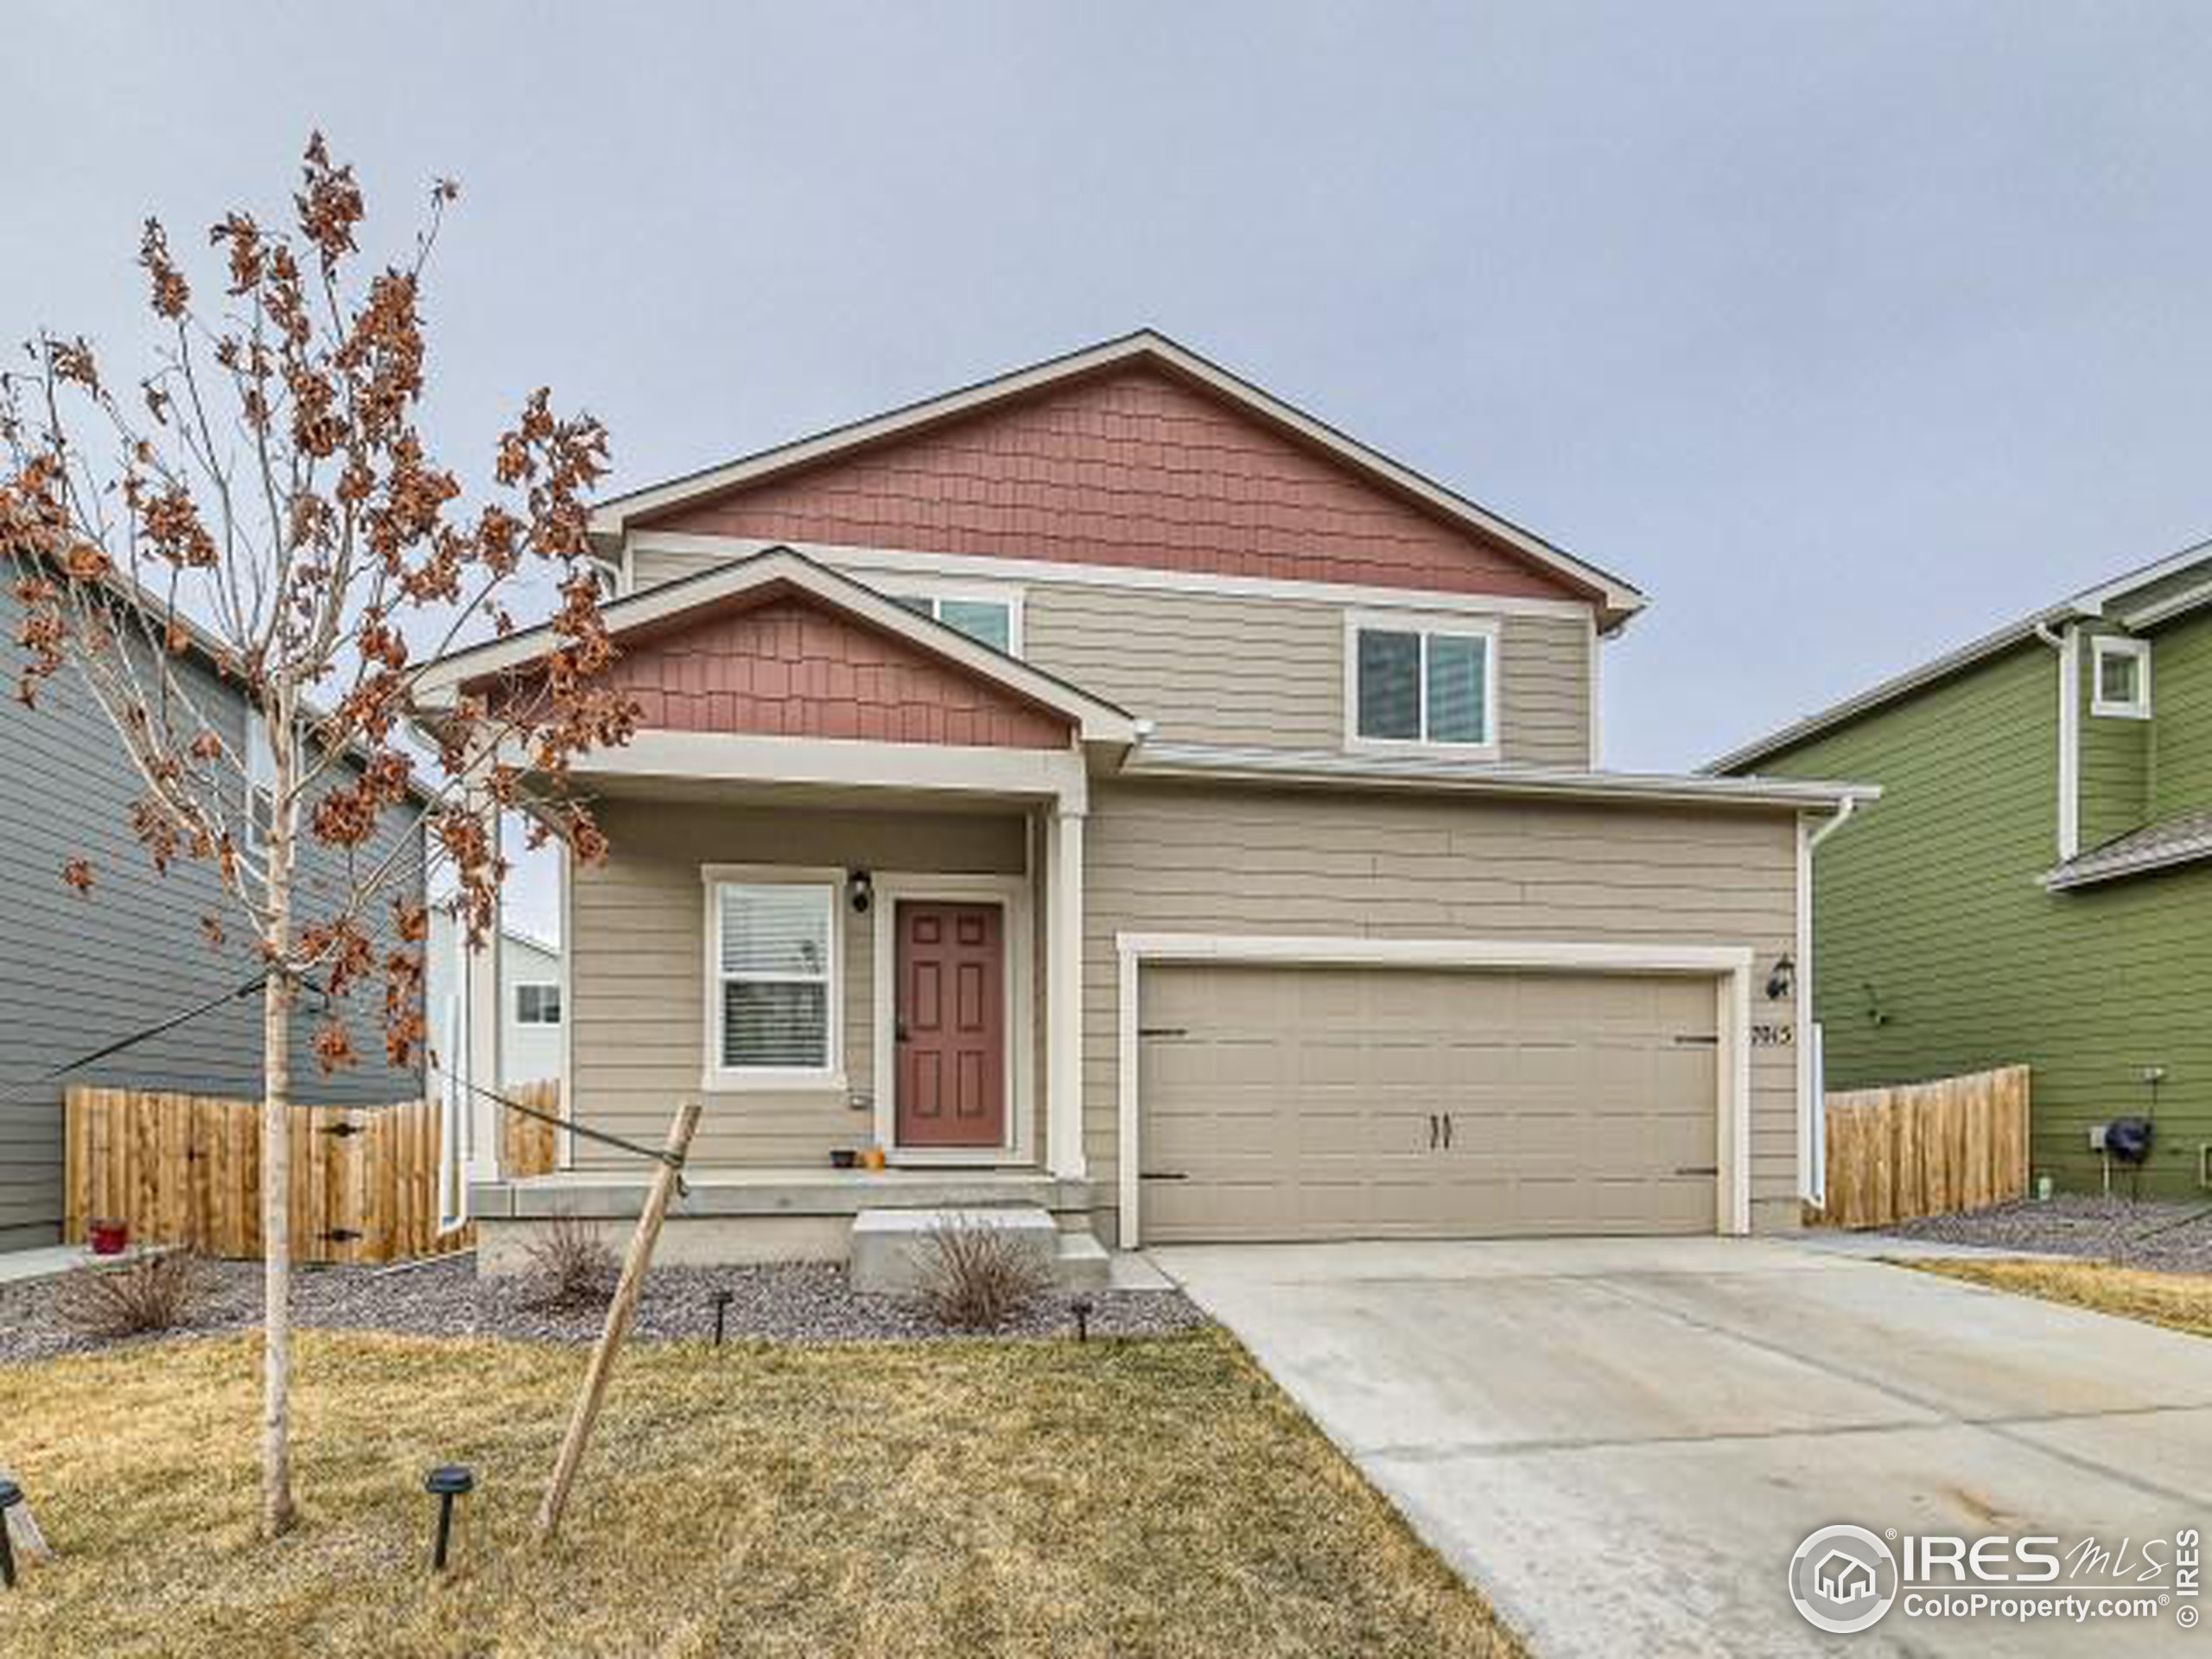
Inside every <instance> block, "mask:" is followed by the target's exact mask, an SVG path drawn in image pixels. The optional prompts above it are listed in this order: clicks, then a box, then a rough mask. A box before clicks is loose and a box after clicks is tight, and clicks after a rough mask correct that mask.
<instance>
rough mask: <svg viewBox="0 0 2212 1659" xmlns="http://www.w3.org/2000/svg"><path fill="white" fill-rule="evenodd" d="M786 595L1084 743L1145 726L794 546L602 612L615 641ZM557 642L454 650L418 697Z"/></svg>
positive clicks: (485, 674) (501, 670)
mask: <svg viewBox="0 0 2212 1659" xmlns="http://www.w3.org/2000/svg"><path fill="white" fill-rule="evenodd" d="M777 594H802V595H804V596H805V597H806V598H807V599H809V600H810V601H812V602H814V603H815V604H817V605H820V606H822V607H824V608H826V609H828V610H829V611H831V612H833V613H836V614H838V615H841V616H843V617H849V618H850V619H852V620H855V621H856V622H858V623H860V624H861V625H863V626H867V627H869V628H872V629H874V630H876V631H877V632H881V633H885V634H887V635H890V636H892V637H893V638H894V639H899V640H900V641H903V642H904V643H906V644H907V645H911V646H912V647H914V648H915V649H916V650H918V651H920V652H925V653H926V654H927V655H929V656H931V657H932V658H938V659H939V660H940V661H943V662H944V663H946V664H949V665H950V666H952V667H954V668H956V669H958V670H959V671H963V672H965V673H967V674H969V675H971V676H973V677H975V678H976V679H977V680H980V681H982V682H983V683H987V684H988V685H990V686H993V687H995V688H996V689H998V690H1002V691H1004V692H1006V693H1007V694H1009V695H1011V696H1014V697H1016V698H1019V699H1020V700H1021V701H1023V702H1028V703H1031V704H1033V705H1034V706H1036V707H1038V708H1040V709H1045V710H1046V711H1048V712H1049V713H1051V714H1052V715H1056V716H1058V718H1060V719H1063V720H1065V721H1067V722H1068V724H1069V726H1070V727H1071V729H1072V731H1073V733H1074V734H1075V737H1076V739H1077V741H1080V742H1083V743H1085V744H1090V743H1101V744H1109V745H1127V744H1130V743H1134V742H1135V741H1137V738H1138V736H1139V734H1140V733H1141V728H1142V722H1141V721H1139V720H1138V719H1137V718H1136V717H1135V715H1131V714H1130V713H1129V712H1128V710H1127V709H1122V708H1121V707H1120V706H1118V705H1117V704H1115V703H1112V702H1108V701H1107V700H1106V699H1104V698H1103V697H1100V696H1095V695H1093V694H1092V693H1090V692H1089V691H1086V690H1084V689H1083V688H1082V687H1081V686H1078V685H1077V684H1075V683H1073V682H1072V681H1070V680H1066V679H1063V678H1062V677H1059V676H1058V675H1056V674H1051V673H1047V672H1046V671H1044V670H1042V669H1039V668H1037V667H1035V666H1034V665H1033V664H1029V663H1026V662H1023V661H1022V660H1020V658H1016V657H1013V656H1009V655H1008V654H1007V653H1006V652H1001V651H998V650H995V649H994V648H993V647H991V646H989V645H984V644H982V642H980V641H978V640H975V639H969V637H968V636H967V635H966V634H963V633H961V632H958V631H957V629H954V628H950V627H948V626H945V625H944V623H942V622H940V621H938V620H936V619H935V618H933V617H930V616H925V615H924V614H922V613H919V612H917V611H912V610H909V609H908V608H906V607H905V606H903V605H900V604H898V603H897V602H895V601H893V600H891V599H889V598H887V597H886V596H885V595H884V594H880V593H878V592H877V591H876V590H875V589H874V588H870V587H868V585H867V584H865V583H863V582H855V580H853V578H851V577H850V576H848V575H843V574H842V573H841V572H838V571H836V570H832V569H830V568H829V566H827V565H825V564H822V563H817V561H815V560H813V559H810V558H809V557H807V556H806V555H804V554H803V553H800V552H798V551H797V550H794V549H791V548H789V547H780V546H779V547H772V548H769V549H767V550H765V551H762V552H759V553H754V554H752V555H749V556H746V557H742V558H736V559H732V560H730V561H729V562H728V563H725V564H721V565H717V566H715V568H714V569H709V570H703V571H701V572H699V573H698V574H697V575H691V576H686V577H683V578H682V579H680V580H678V581H675V582H665V583H662V584H660V585H659V586H657V587H654V588H649V589H647V590H646V591H645V592H643V593H639V594H630V595H628V596H627V597H626V598H622V599H618V600H615V601H612V602H611V603H609V604H608V605H607V606H606V607H605V608H604V610H603V612H602V614H603V615H604V617H605V619H606V622H607V632H608V633H609V634H610V635H611V636H612V637H613V638H614V639H616V640H618V641H620V640H622V639H632V640H640V639H646V638H651V637H654V636H657V635H659V634H662V633H665V632H672V631H674V630H677V629H679V628H682V627H684V626H690V625H692V624H694V623H696V622H700V621H703V620H707V619H708V618H709V617H711V616H712V615H714V614H715V613H718V612H721V611H726V610H737V609H742V608H745V607H750V606H753V605H758V604H760V602H762V601H763V600H764V599H766V598H768V597H772V596H773V595H777ZM558 643H559V642H558V640H557V639H556V636H555V634H554V632H553V629H552V625H551V624H550V623H543V624H540V625H539V626H537V627H534V628H526V629H523V630H520V631H518V632H515V633H512V634H510V635H508V636H507V637H506V638H505V639H496V640H491V641H487V642H486V643H485V644H483V645H472V646H469V647H467V648H466V649H463V650H461V651H457V652H452V653H450V654H449V655H448V656H446V657H444V658H440V659H439V660H438V661H437V662H435V663H434V664H430V665H429V667H428V668H427V669H426V670H425V671H423V676H422V677H421V679H420V681H419V682H418V683H417V690H418V695H419V696H421V697H422V699H423V702H424V704H425V706H426V707H428V708H429V709H431V710H433V711H439V710H449V709H453V708H454V707H455V706H456V705H457V703H458V702H459V699H460V697H461V694H462V693H463V692H464V691H467V690H477V689H480V688H481V687H483V686H485V685H486V684H488V683H494V682H496V681H497V680H498V679H499V678H500V677H505V676H510V675H514V674H518V673H524V672H526V671H528V670H529V668H530V666H531V664H533V663H535V662H536V661H537V659H538V658H541V657H543V656H544V655H545V654H546V653H547V652H550V651H551V650H553V649H554V648H555V646H556V645H557V644H558Z"/></svg>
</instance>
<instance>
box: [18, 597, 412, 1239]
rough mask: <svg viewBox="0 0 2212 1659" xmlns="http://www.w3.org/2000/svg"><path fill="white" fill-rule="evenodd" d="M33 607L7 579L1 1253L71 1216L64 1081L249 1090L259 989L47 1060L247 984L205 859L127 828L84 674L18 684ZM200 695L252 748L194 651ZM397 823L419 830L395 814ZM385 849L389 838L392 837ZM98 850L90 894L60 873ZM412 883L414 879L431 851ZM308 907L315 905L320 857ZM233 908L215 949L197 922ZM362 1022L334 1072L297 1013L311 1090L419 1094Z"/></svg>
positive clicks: (353, 1096)
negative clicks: (32, 700) (223, 940)
mask: <svg viewBox="0 0 2212 1659" xmlns="http://www.w3.org/2000/svg"><path fill="white" fill-rule="evenodd" d="M22 620H23V607H22V603H21V602H20V601H18V600H17V599H16V596H15V593H14V583H13V582H12V581H10V582H5V583H0V640H4V641H5V644H4V645H0V677H4V680H5V682H6V693H7V695H6V696H4V697H0V1009H4V1010H5V1013H4V1014H0V1250H6V1249H27V1248H32V1247H35V1246H39V1245H44V1244H51V1243H54V1242H56V1241H57V1240H58V1239H59V1238H60V1232H61V1220H62V1093H63V1090H64V1088H65V1087H66V1085H67V1084H69V1083H84V1084H101V1085H106V1086H113V1087H130V1086H137V1087H145V1088H162V1089H174V1090H182V1091H185V1092H189V1093H206V1094H217V1095H230V1096H248V1097H251V1096H254V1095H257V1094H258V1093H259V1091H260V1089H261V1016H260V1002H259V1000H258V998H257V996H256V997H245V998H241V999H240V1000H238V1001H236V1002H234V1003H230V1004H226V1005H225V1006H223V1007H219V1008H217V1009H215V1010H213V1012H210V1013H208V1014H204V1015H202V1016H200V1018H198V1019H196V1020H192V1021H190V1022H189V1023H188V1024H186V1025H183V1026H181V1027H178V1028H177V1029H176V1030H175V1031H172V1032H168V1033H165V1034H163V1035H162V1036H159V1037H155V1038H151V1039H148V1040H146V1041H144V1042H142V1043H138V1044H136V1045H134V1046H131V1047H130V1048H129V1049H126V1050H124V1052H120V1053H118V1054H116V1055H113V1056H111V1057H110V1058H107V1059H105V1060H101V1061H99V1062H98V1063H96V1064H94V1065H90V1066H87V1067H86V1068H85V1069H83V1070H82V1071H75V1072H73V1073H71V1074H70V1076H69V1077H67V1078H59V1079H53V1078H48V1077H47V1073H48V1072H49V1071H52V1070H53V1069H54V1067H55V1066H58V1065H63V1064H65V1063H67V1061H69V1060H71V1059H73V1058H76V1057H77V1056H79V1055H81V1054H84V1053H86V1052H90V1051H92V1050H94V1049H97V1048H99V1047H101V1046H104V1045H105V1044H108V1043H111V1042H115V1041H117V1040H118V1039H122V1038H124V1037H127V1036H129V1035H130V1034H131V1033H134V1032H137V1031H139V1030H142V1029H143V1028H144V1027H148V1026H151V1025H154V1024H156V1023H158V1022H160V1021H161V1020H166V1019H168V1018H170V1017H172V1016H174V1015H175V1014H178V1013H181V1011H183V1010H184V1009H187V1008H189V1007H193V1006H194V1004H196V1003H199V1002H202V1001H206V1000H207V999H208V998H210V997H213V996H216V995H219V994H221V993H222V992H224V991H226V990H229V989H232V988H236V987H238V986H239V985H241V984H243V983H245V982H247V981H249V980H251V977H252V976H253V973H254V966H253V963H252V959H251V953H250V951H249V950H248V949H247V948H246V946H245V944H244V943H243V942H242V940H241V939H240V938H239V937H238V935H239V934H241V933H242V931H243V930H242V929H241V928H239V927H238V926H237V925H236V924H235V918H234V917H232V916H231V915H230V913H229V912H226V910H225V908H224V901H223V899H222V895H221V893H220V891H219V887H218V884H217V882H216V880H215V878H214V875H213V872H212V871H210V870H209V869H207V868H206V867H205V866H204V865H197V864H192V863H189V862H179V863H178V864H176V865H174V866H172V868H171V870H170V873H169V874H168V875H166V876H164V875H160V874H156V872H155V871H154V869H153V867H152V865H151V863H150V862H149V860H148V858H147V856H146V854H145V852H144V851H143V849H141V848H140V847H139V845H138V843H137V840H136V839H135V837H133V836H132V835H131V833H130V821H129V810H130V803H131V801H132V800H134V799H135V798H137V794H138V792H139V791H138V787H137V783H136V779H135V777H134V774H133V773H132V772H131V771H130V766H129V763H128V762H127V761H126V760H124V757H123V756H122V754H121V753H119V752H118V748H117V746H116V742H115V738H114V735H113V733H112V731H111V728H110V727H109V725H108V722H107V719H106V717H105V715H103V714H102V713H101V712H100V709H99V707H98V705H97V704H96V703H94V702H93V701H92V696H91V694H90V693H89V692H88V691H87V690H86V688H85V686H84V685H83V683H81V682H80V681H79V679H78V677H77V676H76V675H75V673H74V672H73V671H63V672H62V673H61V674H60V675H57V676H56V677H54V678H53V679H52V680H50V681H48V682H47V683H45V684H44V685H43V686H41V689H40V692H39V699H38V706H37V707H36V708H35V709H27V708H25V707H24V706H23V704H22V702H19V701H17V700H16V697H15V696H14V688H15V682H16V676H17V675H18V674H19V673H20V672H21V671H22V666H23V657H22V651H21V648H20V646H19V645H18V644H17V640H18V637H19V635H20V634H21V632H22ZM185 672H186V673H187V674H188V675H189V676H191V677H194V680H195V681H196V682H197V686H196V695H199V696H202V697H203V698H204V702H203V706H204V707H206V708H207V709H211V710H213V709H219V710H221V711H222V712H221V718H223V719H224V720H225V721H226V725H227V729H226V733H225V735H226V738H227V739H229V740H231V741H238V742H241V743H243V742H244V741H245V734H246V728H247V725H248V715H249V710H248V708H247V705H246V700H245V696H244V695H243V693H242V692H241V691H240V690H238V688H237V687H236V686H235V685H232V684H231V683H226V682H225V681H222V680H220V679H219V678H218V677H216V676H215V674H214V673H213V671H212V668H211V667H210V665H209V664H207V662H206V661H205V660H203V659H202V658H198V657H194V658H191V659H189V660H188V664H187V667H186V669H185ZM388 833H389V834H391V835H393V836H398V835H402V834H405V835H410V836H413V835H416V834H418V833H419V831H417V830H416V829H415V827H414V826H413V825H412V823H406V824H403V823H400V822H398V821H397V819H395V820H393V821H392V822H391V827H390V829H389V831H388ZM386 847H387V848H388V847H389V842H387V843H386ZM76 857H82V858H86V859H88V860H90V861H91V862H92V866H93V868H94V872H95V885H94V887H93V889H92V893H90V894H89V895H84V894H79V893H75V892H73V891H72V890H71V889H70V888H69V887H67V886H66V885H65V884H64V883H63V881H62V880H61V869H62V866H63V865H64V864H65V863H66V862H67V861H68V860H70V859H72V858H76ZM416 866H417V868H416V874H415V876H414V878H413V879H414V891H415V892H416V894H417V895H418V896H419V893H420V891H421V885H420V884H421V876H420V860H419V857H418V859H417V861H416ZM314 879H315V863H314V859H313V858H312V857H311V858H310V861H309V866H308V884H307V886H306V887H305V888H304V889H303V891H302V898H301V906H302V912H303V913H304V914H306V915H308V916H312V915H313V914H314V913H315V910H316V908H317V895H316V893H315V890H314ZM210 912H214V913H217V914H222V915H225V916H226V921H228V922H229V923H230V924H231V931H232V939H231V942H230V943H229V944H226V946H224V947H223V948H222V949H220V950H218V949H215V948H213V947H211V946H210V945H209V944H208V943H207V939H206V938H205V937H204V936H203V935H202V933H201V931H200V917H201V916H202V915H204V914H207V913H210ZM380 1001H381V992H380V990H379V991H378V993H377V995H376V996H375V997H373V998H372V997H370V996H367V995H364V996H362V997H361V998H360V1000H359V1007H358V1009H357V1011H356V1012H355V1013H354V1014H353V1019H352V1020H351V1024H352V1027H353V1033H354V1044H355V1047H356V1048H357V1049H358V1050H359V1052H361V1054H362V1057H363V1059H362V1062H361V1063H360V1064H359V1065H353V1066H352V1067H349V1068H347V1069H346V1070H345V1071H340V1072H337V1073H334V1074H325V1073H323V1072H322V1071H321V1069H320V1068H319V1066H318V1065H316V1063H315V1059H314V1058H313V1056H312V1053H311V1052H309V1051H308V1048H307V1042H308V1039H309V1038H310V1037H311V1036H312V1034H313V1031H314V1027H315V1015H314V1014H312V1013H311V1012H309V1011H308V1009H307V1008H302V1012H301V1014H300V1015H299V1016H298V1023H297V1027H296V1044H297V1051H296V1052H298V1054H299V1056H300V1058H299V1059H298V1060H297V1061H296V1063H295V1068H294V1080H295V1087H296V1091H297V1094H298V1096H299V1098H300V1099H302V1100H303V1101H311V1102H315V1103H328V1104H347V1105H363V1104H375V1103H381V1102H385V1101H391V1100H400V1099H406V1098H409V1097H410V1096H419V1095H420V1094H421V1093H422V1089H423V1083H422V1078H421V1076H420V1074H419V1072H417V1071H415V1070H413V1069H408V1070H404V1071H403V1070H398V1069H395V1068H393V1067H391V1066H390V1065H386V1064H385V1061H384V1058H383V1057H384V1044H383V1041H382V1037H381V1032H380V1030H379V1029H378V1026H377V1023H376V1021H377V1017H378V1016H377V1013H376V1009H375V1007H372V1003H379V1004H380Z"/></svg>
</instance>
